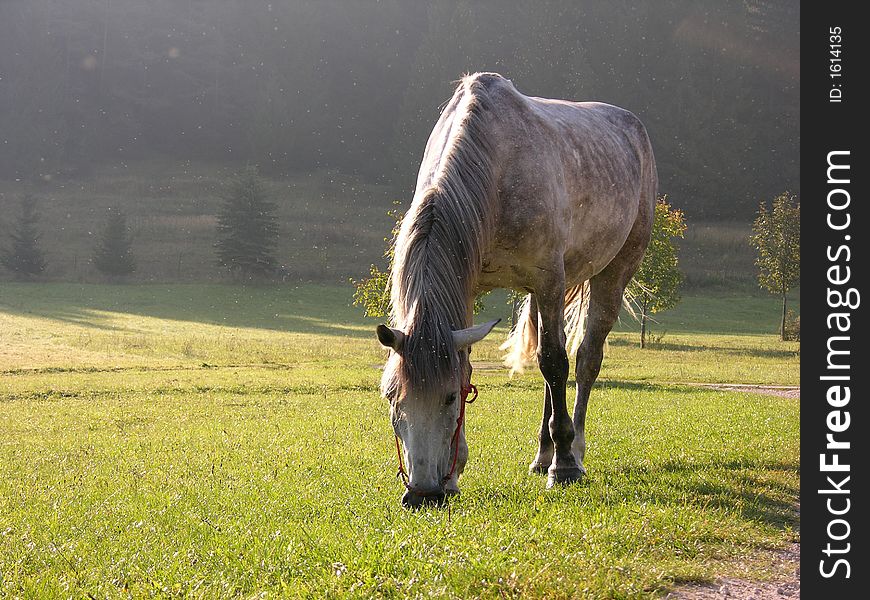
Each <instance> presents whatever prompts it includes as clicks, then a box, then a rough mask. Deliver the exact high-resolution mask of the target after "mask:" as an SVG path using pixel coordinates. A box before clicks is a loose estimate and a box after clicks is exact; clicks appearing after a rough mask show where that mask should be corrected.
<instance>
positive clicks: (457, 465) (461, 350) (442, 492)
mask: <svg viewBox="0 0 870 600" xmlns="http://www.w3.org/2000/svg"><path fill="white" fill-rule="evenodd" d="M496 323H498V321H497V320H496V321H492V322H489V323H485V324H483V325H478V326H476V327H469V328H467V329H462V330H458V331H453V332H452V337H451V342H452V343H451V344H449V346H452V349H451V350H450V351H452V352H455V353H456V360H455V361H449V363H448V364H454V365H457V367H456V368H454V369H452V370H451V371H452V372H450V373H446V374H445V373H441V374H438V375H439V376H433V377H428V378H427V377H422V378H419V379H418V380H416V381H415V379H417V378H409V377H402V376H397V377H394V378H393V380H392V381H393V383H392V384H391V385H388V386H385V395H386V396H387V398H388V400H389V401H390V421H391V422H392V424H393V431H394V432H395V434H396V439H397V441H399V440H400V441H401V444H398V443H397V451H398V453H399V461H400V474H401V475H403V478H404V481H405V487H406V488H407V491H406V492H405V494H404V496H403V497H402V504H403V505H404V506H406V507H418V506H420V505H422V504H424V503H432V504H441V503H442V502H443V501H444V499H445V498H446V497H447V496H448V495H451V494H456V493H458V492H459V485H458V478H459V474H460V473H462V471H463V469H464V468H465V463H466V461H467V460H468V446H467V445H466V443H465V432H464V427H463V420H464V418H463V417H464V403H465V402H466V401H467V395H468V393H469V391H470V390H471V389H472V388H473V386H471V383H470V381H471V363H470V361H469V352H470V349H471V345H472V344H474V343H476V342H479V341H480V340H482V339H483V338H484V337H485V336H486V335H487V334H488V333H489V332H490V331H491V330H492V328H493V327H494V326H495V324H496ZM377 335H378V340H379V341H380V343H381V345H383V346H384V347H386V348H389V349H390V350H391V352H390V358H389V361H388V364H387V372H393V373H398V374H401V373H402V372H403V371H405V370H404V369H402V368H401V365H402V362H404V361H414V356H413V353H414V352H419V351H420V349H421V347H422V349H423V350H424V351H425V345H422V346H421V345H420V344H414V343H413V340H411V339H410V337H409V335H407V334H406V333H405V332H403V331H401V330H400V329H393V328H390V327H387V326H386V325H379V326H378V328H377ZM413 335H414V334H413V333H412V334H411V336H413ZM430 351H432V350H431V349H430Z"/></svg>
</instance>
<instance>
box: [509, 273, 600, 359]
mask: <svg viewBox="0 0 870 600" xmlns="http://www.w3.org/2000/svg"><path fill="white" fill-rule="evenodd" d="M588 310H589V282H588V281H584V282H583V283H581V284H579V285H575V286H574V287H572V288H568V289H567V290H566V291H565V349H566V350H567V351H568V355H569V356H574V355H576V354H577V348H578V347H579V346H580V342H581V341H582V340H583V332H584V330H585V328H586V314H587V312H588ZM500 349H501V350H507V354H505V356H504V364H505V366H507V367H510V369H511V375H513V374H514V373H522V372H523V369H525V367H527V366H528V365H529V364H531V363H532V360H533V359H535V358H536V354H537V351H538V307H537V304H536V302H535V300H534V297H533V296H532V294H529V295H528V296H526V298H525V300H523V303H522V305H521V306H520V309H519V312H518V316H517V320H516V323H515V324H514V327H513V329H511V332H510V335H508V338H507V340H506V341H505V342H504V343H503V344H502V345H501V347H500Z"/></svg>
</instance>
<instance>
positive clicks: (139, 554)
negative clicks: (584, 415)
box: [0, 283, 800, 598]
mask: <svg viewBox="0 0 870 600" xmlns="http://www.w3.org/2000/svg"><path fill="white" fill-rule="evenodd" d="M350 296H351V290H350V288H349V287H347V286H336V285H325V284H324V285H321V284H305V285H301V284H300V285H284V286H264V287H247V288H245V287H237V286H229V285H219V284H196V285H194V284H186V285H182V284H149V285H118V286H109V285H94V284H80V283H42V284H33V283H30V284H28V283H2V284H0V595H2V596H9V597H95V598H102V597H130V596H133V597H155V596H156V597H206V598H216V597H262V596H265V597H359V598H369V597H422V596H429V595H432V596H436V597H457V598H469V597H484V598H502V597H547V598H571V597H584V598H648V597H658V596H661V595H664V594H666V593H667V591H668V590H669V589H671V588H672V587H673V586H674V585H676V584H678V583H680V582H685V581H707V580H711V579H712V578H713V577H715V576H720V575H736V576H744V577H750V578H757V579H776V578H778V577H780V576H782V575H783V573H780V572H778V571H777V569H778V568H780V567H777V566H775V565H776V563H775V562H774V561H771V560H770V555H769V552H770V551H772V550H775V549H777V548H781V547H784V546H785V545H787V544H788V543H790V542H792V541H794V540H796V539H797V538H798V533H797V530H798V522H797V517H796V515H795V511H794V506H795V504H796V502H797V500H798V493H799V486H800V480H799V434H798V429H799V422H800V413H799V406H798V403H797V401H796V400H794V399H788V398H779V397H771V396H762V395H758V394H753V393H747V392H722V391H716V390H712V389H704V388H700V387H697V386H693V385H691V384H693V383H711V382H742V383H758V384H769V385H774V384H777V385H796V384H798V383H799V368H798V367H799V360H800V356H799V344H797V343H782V342H779V341H778V340H777V338H776V334H775V331H776V327H777V325H778V306H777V302H776V299H774V298H772V297H766V296H758V295H746V294H743V295H739V294H738V295H730V296H727V297H726V296H724V295H719V296H717V297H713V296H710V295H709V294H707V295H703V294H686V297H685V298H684V300H683V302H682V303H681V304H680V305H679V307H678V308H677V309H675V310H673V311H669V312H666V313H663V314H662V315H661V316H660V317H659V323H657V324H655V325H654V328H653V332H654V334H655V335H656V336H657V338H656V341H654V343H653V344H652V345H651V347H650V348H649V349H646V350H643V351H641V350H639V349H638V347H637V332H636V325H635V324H633V323H631V322H630V321H628V320H623V322H622V323H621V324H620V326H619V327H618V330H617V331H616V332H614V334H612V335H611V338H610V344H609V347H608V350H607V356H606V358H605V364H604V368H603V369H602V373H601V377H600V380H599V385H598V386H597V387H596V389H595V391H594V392H593V397H592V399H591V401H590V411H589V424H588V442H589V448H588V456H587V461H586V466H587V468H588V470H589V477H588V479H587V480H586V481H585V482H584V483H582V484H580V485H575V486H571V487H567V488H562V489H555V490H550V491H547V490H545V489H544V484H545V480H544V479H542V478H539V477H533V476H529V475H527V473H526V468H527V464H528V462H529V461H530V460H531V458H532V456H533V454H534V451H535V443H536V442H535V435H536V431H537V425H538V422H539V418H540V398H541V386H542V381H541V377H540V375H539V374H538V373H537V372H536V371H535V370H530V371H528V372H527V373H525V374H523V375H521V376H517V377H514V378H509V377H508V376H507V373H506V371H505V370H504V369H503V368H501V367H500V366H499V355H500V352H499V350H498V344H499V343H500V342H501V341H502V340H503V339H504V336H505V334H506V331H507V328H506V325H505V324H504V323H503V324H502V325H500V326H499V327H498V328H497V329H496V331H495V332H494V334H493V335H491V336H490V338H488V339H486V340H484V342H482V343H481V344H480V345H479V346H477V347H475V352H474V360H475V375H474V381H475V383H476V384H477V386H478V387H479V389H480V398H479V400H478V401H477V402H476V403H475V404H474V405H473V406H471V407H470V409H469V412H468V422H467V435H468V440H469V446H470V453H471V455H470V460H469V464H468V467H467V470H466V473H465V474H464V475H463V477H462V481H461V488H462V494H461V495H460V496H459V497H458V498H455V499H453V500H452V501H451V502H450V503H449V505H448V507H446V508H444V509H423V510H420V511H416V512H411V511H407V510H404V509H402V508H401V506H400V503H399V498H400V495H401V491H402V489H401V485H400V483H399V482H398V481H397V480H396V479H395V477H394V475H395V470H396V465H395V460H396V459H395V448H394V445H393V438H392V434H391V430H390V426H389V423H388V419H387V406H386V403H385V401H383V400H382V399H381V398H380V397H379V394H378V391H377V384H378V377H379V371H378V366H379V365H380V364H381V363H382V362H383V359H384V352H383V351H382V350H381V349H380V348H379V346H378V344H377V342H376V340H375V338H374V335H373V327H374V324H375V321H373V320H369V319H365V318H362V317H361V316H360V312H359V310H358V309H356V308H354V307H351V306H350ZM488 303H489V305H488V309H487V314H485V315H482V316H481V317H480V318H481V319H484V318H488V317H490V316H493V317H494V316H501V317H505V316H506V314H507V310H508V307H507V305H506V304H505V303H504V299H503V297H502V296H497V295H494V296H492V297H490V298H489V299H488Z"/></svg>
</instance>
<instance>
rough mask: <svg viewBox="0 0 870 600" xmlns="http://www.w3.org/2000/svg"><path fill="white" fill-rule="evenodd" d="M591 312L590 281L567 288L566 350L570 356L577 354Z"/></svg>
mask: <svg viewBox="0 0 870 600" xmlns="http://www.w3.org/2000/svg"><path fill="white" fill-rule="evenodd" d="M588 314H589V281H588V280H587V281H584V282H583V283H581V284H579V285H575V286H574V287H572V288H568V289H567V290H565V350H567V351H568V357H569V360H570V357H572V356H577V349H578V348H580V342H582V341H583V334H584V333H585V332H586V315H588Z"/></svg>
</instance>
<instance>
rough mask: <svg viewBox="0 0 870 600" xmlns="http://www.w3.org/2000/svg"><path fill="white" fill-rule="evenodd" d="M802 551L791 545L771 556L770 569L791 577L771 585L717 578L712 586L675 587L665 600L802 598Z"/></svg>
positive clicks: (772, 599) (769, 599)
mask: <svg viewBox="0 0 870 600" xmlns="http://www.w3.org/2000/svg"><path fill="white" fill-rule="evenodd" d="M800 559H801V549H800V544H798V543H794V544H791V546H789V547H788V548H787V549H786V550H783V551H781V552H772V553H771V568H772V569H773V570H776V571H780V572H785V573H788V574H790V575H789V576H788V577H787V578H781V579H779V580H774V581H752V580H749V579H741V578H739V577H720V578H718V579H717V580H716V581H715V582H714V583H705V584H702V583H688V584H683V585H680V586H677V588H676V589H674V591H672V592H670V593H669V594H668V595H667V596H665V598H669V599H672V600H722V599H723V598H730V599H732V600H742V599H743V598H747V599H754V600H783V599H784V598H789V599H799V598H800V597H801V567H800Z"/></svg>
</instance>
